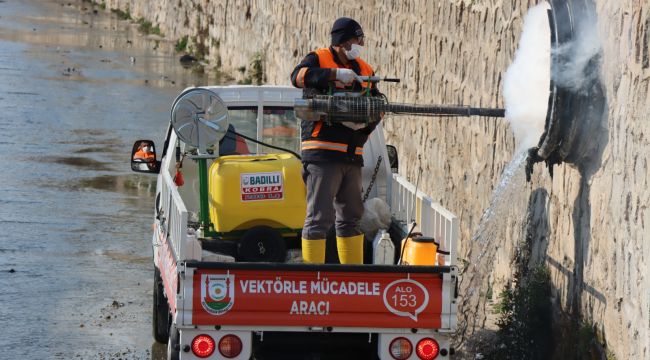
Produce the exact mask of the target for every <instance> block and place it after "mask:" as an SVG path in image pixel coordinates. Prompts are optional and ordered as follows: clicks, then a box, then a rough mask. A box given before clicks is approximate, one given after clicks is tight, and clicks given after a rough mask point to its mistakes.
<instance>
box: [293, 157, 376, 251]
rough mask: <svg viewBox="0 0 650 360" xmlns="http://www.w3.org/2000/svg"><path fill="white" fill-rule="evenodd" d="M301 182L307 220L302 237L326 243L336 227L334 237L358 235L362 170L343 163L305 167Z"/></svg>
mask: <svg viewBox="0 0 650 360" xmlns="http://www.w3.org/2000/svg"><path fill="white" fill-rule="evenodd" d="M302 179H303V181H304V182H305V185H306V187H307V216H306V218H305V225H304V226H303V228H302V237H303V239H307V240H319V239H325V236H326V235H327V231H328V230H329V229H330V227H332V224H336V236H339V237H349V236H356V235H360V234H361V230H360V228H359V222H360V221H361V216H363V201H361V186H362V184H361V166H359V165H354V164H346V163H325V162H323V163H321V162H318V163H305V164H303V167H302Z"/></svg>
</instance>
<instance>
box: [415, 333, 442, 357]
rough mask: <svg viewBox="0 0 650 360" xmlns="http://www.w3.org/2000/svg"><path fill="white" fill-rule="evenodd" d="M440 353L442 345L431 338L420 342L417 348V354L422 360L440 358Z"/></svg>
mask: <svg viewBox="0 0 650 360" xmlns="http://www.w3.org/2000/svg"><path fill="white" fill-rule="evenodd" d="M439 352H440V345H438V342H437V341H435V340H434V339H431V338H424V339H422V340H420V341H418V345H417V346H416V348H415V353H416V354H417V355H418V357H419V358H420V359H422V360H433V359H435V358H437V357H438V353H439Z"/></svg>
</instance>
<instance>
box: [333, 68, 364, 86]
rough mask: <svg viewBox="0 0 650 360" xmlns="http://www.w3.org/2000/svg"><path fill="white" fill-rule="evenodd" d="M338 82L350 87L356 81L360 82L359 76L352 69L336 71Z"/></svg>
mask: <svg viewBox="0 0 650 360" xmlns="http://www.w3.org/2000/svg"><path fill="white" fill-rule="evenodd" d="M336 80H338V81H340V82H342V83H343V84H345V85H350V84H352V82H353V81H354V80H357V81H359V82H361V81H360V80H359V76H358V75H357V74H356V73H355V72H354V71H353V70H350V69H336Z"/></svg>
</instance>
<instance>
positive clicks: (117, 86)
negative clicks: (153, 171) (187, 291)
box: [0, 0, 206, 359]
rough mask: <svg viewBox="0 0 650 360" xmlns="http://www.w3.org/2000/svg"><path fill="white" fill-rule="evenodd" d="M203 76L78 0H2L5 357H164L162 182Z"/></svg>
mask: <svg viewBox="0 0 650 360" xmlns="http://www.w3.org/2000/svg"><path fill="white" fill-rule="evenodd" d="M203 76H204V75H200V74H197V72H196V71H193V70H192V69H185V68H183V67H181V65H180V64H179V62H178V54H175V52H174V44H173V43H171V42H169V41H166V40H165V39H164V38H159V37H156V36H144V35H142V34H140V33H139V32H138V29H137V25H134V24H132V23H130V22H129V21H125V20H120V19H118V18H117V16H116V15H114V14H111V13H110V12H107V11H105V10H103V9H101V8H99V7H98V6H95V7H94V6H93V5H91V4H90V3H89V2H82V1H80V0H68V1H57V0H27V1H25V0H0V159H1V162H0V164H1V166H0V326H2V335H1V336H0V349H1V351H0V359H150V358H153V359H159V358H164V355H163V353H164V351H165V349H164V347H163V346H161V345H158V344H154V341H153V338H152V336H151V306H152V305H151V290H152V277H153V265H152V260H151V255H152V249H151V233H152V232H151V224H152V222H153V196H154V192H155V181H156V178H155V176H154V175H147V174H136V173H132V172H131V171H130V168H129V155H130V151H131V146H132V144H133V142H134V141H135V140H138V139H153V140H154V141H155V142H156V144H159V147H162V146H161V145H162V140H163V137H164V131H165V129H166V126H167V122H168V113H169V107H170V105H171V102H172V100H173V99H174V97H175V96H176V95H177V94H178V93H179V92H180V91H181V90H182V89H183V88H184V87H186V86H190V85H204V82H206V79H204V78H203Z"/></svg>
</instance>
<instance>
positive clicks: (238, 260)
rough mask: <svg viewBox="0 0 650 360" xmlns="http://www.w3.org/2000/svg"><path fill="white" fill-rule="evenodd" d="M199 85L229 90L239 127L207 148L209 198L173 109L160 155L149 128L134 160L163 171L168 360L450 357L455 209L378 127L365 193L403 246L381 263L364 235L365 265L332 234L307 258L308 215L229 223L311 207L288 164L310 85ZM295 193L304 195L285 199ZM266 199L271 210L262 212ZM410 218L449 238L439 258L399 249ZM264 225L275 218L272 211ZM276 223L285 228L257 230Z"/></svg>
mask: <svg viewBox="0 0 650 360" xmlns="http://www.w3.org/2000/svg"><path fill="white" fill-rule="evenodd" d="M196 89H203V90H208V91H210V92H211V93H212V94H215V96H218V97H219V98H220V99H221V101H222V104H224V105H225V107H226V108H227V113H228V116H229V119H230V122H229V124H230V125H229V128H233V129H236V131H237V132H236V133H235V132H233V134H238V135H237V136H236V137H234V136H230V137H228V136H226V138H228V139H229V140H230V144H226V143H227V141H225V140H224V139H222V140H221V141H220V143H219V145H216V146H219V147H220V150H219V154H218V155H215V156H212V157H204V158H207V160H206V162H207V167H209V168H210V170H209V173H208V176H207V181H208V183H209V184H207V188H206V189H209V191H208V193H209V194H208V196H207V199H201V197H206V196H205V195H206V192H205V189H203V190H202V189H201V186H202V184H201V181H200V180H201V179H200V177H201V176H200V172H201V166H200V160H199V159H200V157H199V156H193V155H192V154H197V152H196V149H195V148H193V146H192V145H190V144H187V143H185V142H183V141H181V139H180V138H179V136H178V134H177V131H176V129H175V128H174V126H173V125H172V123H173V121H172V122H170V125H169V126H168V127H167V135H166V138H165V142H164V145H163V146H162V149H161V150H162V151H160V153H159V156H158V155H157V154H156V147H155V144H154V143H153V141H150V140H138V141H137V142H136V143H135V144H134V147H133V151H132V160H131V161H132V162H131V166H132V169H133V170H134V171H138V172H145V173H155V174H158V181H157V187H156V198H155V214H154V215H155V218H154V222H153V237H152V247H153V263H154V286H153V321H152V325H153V336H154V338H155V340H156V341H158V342H162V343H167V348H168V359H182V360H187V359H238V360H239V359H328V358H336V359H348V358H349V359H397V360H406V359H409V360H413V359H427V360H428V359H445V358H450V357H451V356H452V355H453V353H454V349H453V348H452V347H451V342H450V338H451V334H452V333H453V332H454V331H455V329H456V311H457V301H458V299H457V296H458V294H457V283H458V269H457V266H456V252H457V246H458V244H457V242H458V234H459V224H458V219H457V217H456V216H455V215H454V214H452V213H451V212H450V211H448V210H446V209H444V208H443V207H442V206H440V205H439V204H437V203H435V202H434V201H432V200H431V199H430V198H429V197H428V196H427V195H425V194H424V193H422V192H421V191H418V190H417V189H416V186H414V185H413V184H412V183H410V182H409V181H407V180H406V179H405V178H404V177H402V176H400V175H399V174H398V173H397V167H398V159H397V152H396V151H395V148H394V147H392V146H390V145H388V146H387V145H386V144H385V139H384V134H383V131H382V129H381V126H378V128H377V129H376V130H375V131H374V132H373V133H372V134H371V136H370V138H369V140H368V142H367V143H366V145H365V147H364V152H363V154H364V155H363V156H364V163H365V166H364V168H363V177H364V180H363V182H364V193H365V192H368V197H369V198H379V199H381V200H383V202H385V204H387V205H388V206H389V208H390V213H391V222H390V227H389V229H388V230H387V234H389V236H390V241H392V242H393V244H394V246H395V249H397V250H396V251H394V253H395V255H394V258H391V259H389V261H388V262H387V263H386V262H384V263H383V264H373V256H372V253H373V248H372V243H373V242H372V239H366V240H367V241H366V243H367V244H366V247H367V249H366V256H365V263H364V264H363V265H341V264H337V263H336V259H335V258H336V256H335V253H336V250H335V248H334V251H331V250H332V249H331V247H330V245H329V243H328V255H327V258H328V260H329V261H328V263H326V264H322V265H315V264H304V263H302V261H301V256H300V254H301V252H300V227H301V226H300V225H299V224H298V225H293V226H279V227H277V226H276V228H279V229H277V231H276V232H275V233H273V234H270V235H269V234H267V235H264V234H263V233H260V232H259V231H258V232H257V233H254V234H251V231H252V230H251V229H250V228H251V226H250V224H251V223H250V222H243V223H242V222H241V221H240V222H239V223H233V224H228V221H231V222H232V221H234V220H233V219H236V218H239V217H242V216H243V217H245V216H249V217H251V216H252V218H265V217H269V218H271V217H274V216H275V217H278V216H285V217H287V216H288V217H290V218H292V219H294V223H301V220H300V219H304V203H303V205H302V209H303V210H302V211H301V210H300V209H301V207H300V202H301V201H302V202H304V191H305V190H304V184H303V182H302V178H301V177H300V172H299V170H298V171H295V169H294V171H289V170H288V169H289V168H290V167H291V166H295V165H296V164H298V165H297V166H298V169H299V168H300V162H299V159H298V158H297V157H296V156H298V154H299V149H300V126H299V123H300V120H299V119H298V118H297V117H296V115H295V113H294V111H293V107H294V101H295V99H296V98H300V97H301V96H302V93H301V91H300V90H299V89H295V88H292V87H286V86H239V85H238V86H208V87H201V88H194V89H189V90H186V91H185V92H183V93H182V94H181V95H183V94H186V93H187V92H188V91H193V90H196ZM179 97H180V96H179ZM172 117H173V115H172ZM240 135H242V136H243V137H242V136H240ZM228 139H226V140H228ZM251 140H257V141H256V142H254V141H251ZM143 145H144V146H143ZM267 145H271V146H272V147H269V146H267ZM143 147H144V148H147V151H148V152H147V155H146V158H145V159H143V156H142V148H143ZM228 147H229V149H226V150H224V148H228ZM278 149H284V150H286V151H283V150H278ZM138 153H139V154H140V155H138ZM158 158H160V160H158ZM278 159H283V160H282V161H283V164H285V165H286V166H285V165H283V166H285V167H283V168H282V170H278V171H268V169H267V170H264V171H258V172H257V173H256V172H255V171H254V170H243V171H244V172H246V171H249V172H248V173H242V172H240V173H237V175H236V176H235V177H234V180H233V181H232V183H229V184H228V185H225V183H218V182H219V181H221V180H219V179H220V178H219V176H222V177H223V176H226V175H224V173H226V171H225V169H226V167H225V166H226V164H231V168H233V167H234V168H237V166H239V167H242V166H244V165H242V164H246V165H245V166H275V165H273V164H279V163H280V160H278ZM232 164H234V165H232ZM204 166H206V165H204ZM229 166H230V165H229ZM278 166H279V165H278ZM215 167H218V169H216V170H215V169H214V168H215ZM219 169H221V170H219ZM262 170H263V169H262ZM251 171H252V172H251ZM425 177H426V176H425ZM278 179H279V183H278V182H277V181H276V182H275V183H274V181H275V180H278ZM267 181H268V183H265V182H267ZM260 184H262V185H263V186H258V185H260ZM271 185H273V186H271ZM251 194H252V195H251ZM301 197H302V199H301ZM289 198H292V199H294V201H296V204H298V205H296V206H293V207H285V206H286V202H282V201H278V199H284V200H287V199H289ZM205 204H207V205H205ZM249 205H250V206H251V207H246V206H249ZM205 206H208V207H209V212H210V226H209V227H208V228H206V227H205V224H202V222H201V220H200V219H201V218H202V215H203V216H207V215H205V214H207V211H208V209H207V208H205ZM260 206H264V210H263V211H262V212H259V211H258V212H255V211H256V210H255V209H260ZM251 209H252V210H251ZM296 209H297V210H296ZM253 213H254V214H253ZM251 214H253V215H251ZM295 219H297V220H295ZM260 221H261V220H260ZM413 223H416V224H417V225H418V227H419V228H418V231H419V232H421V233H422V234H423V236H428V237H430V238H435V239H436V242H437V244H438V245H439V248H444V249H445V250H446V251H445V252H442V254H443V255H439V254H438V255H437V259H438V260H437V261H436V263H435V264H427V265H413V264H406V262H403V261H402V262H400V261H399V260H400V259H399V258H400V255H402V252H400V251H399V249H400V248H401V244H402V241H403V239H405V238H406V237H407V235H408V234H409V230H412V229H411V224H413ZM247 224H248V225H247ZM261 224H263V225H264V226H261V228H273V226H272V224H273V222H264V221H262V222H261ZM217 225H218V226H217ZM218 227H220V228H218ZM252 228H253V229H255V228H257V229H258V230H259V228H260V226H257V227H255V226H253V227H252ZM249 230H250V231H249ZM256 236H257V237H256ZM265 236H266V237H274V236H275V238H274V240H273V241H270V240H269V241H266V240H264V239H263V240H259V241H258V240H257V239H262V238H265ZM251 237H252V238H253V241H252V242H251V241H250V238H251ZM246 239H248V240H246ZM278 239H279V240H278ZM244 240H246V241H244ZM250 244H252V247H253V249H251V248H250V246H249V245H250ZM332 254H334V256H332ZM332 258H334V259H333V260H332ZM329 262H333V263H329Z"/></svg>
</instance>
